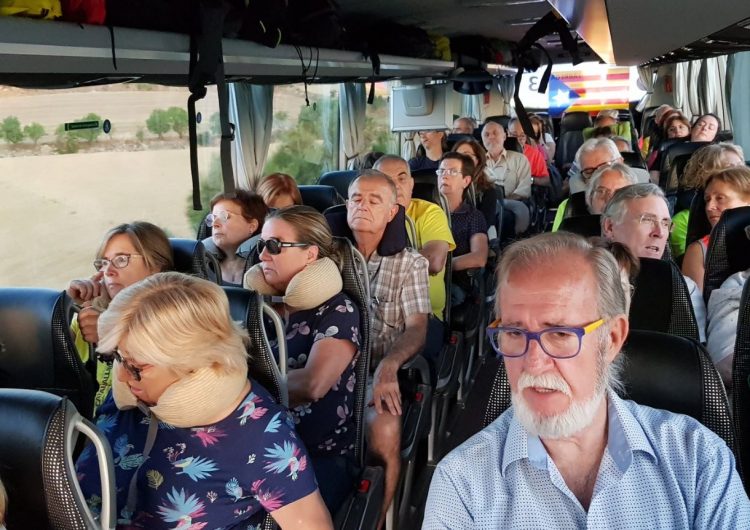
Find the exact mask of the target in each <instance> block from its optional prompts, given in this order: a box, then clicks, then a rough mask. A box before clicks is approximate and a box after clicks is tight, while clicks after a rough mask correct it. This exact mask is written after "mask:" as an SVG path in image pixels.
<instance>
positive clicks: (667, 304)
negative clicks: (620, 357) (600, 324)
mask: <svg viewBox="0 0 750 530" xmlns="http://www.w3.org/2000/svg"><path fill="white" fill-rule="evenodd" d="M640 266H641V269H640V271H639V273H638V277H637V278H636V279H635V291H633V298H632V301H631V304H630V318H629V320H630V328H631V329H646V330H651V331H661V332H663V333H667V332H668V331H669V323H670V321H671V319H672V266H671V264H669V263H667V262H666V261H662V260H658V259H649V258H641V259H640Z"/></svg>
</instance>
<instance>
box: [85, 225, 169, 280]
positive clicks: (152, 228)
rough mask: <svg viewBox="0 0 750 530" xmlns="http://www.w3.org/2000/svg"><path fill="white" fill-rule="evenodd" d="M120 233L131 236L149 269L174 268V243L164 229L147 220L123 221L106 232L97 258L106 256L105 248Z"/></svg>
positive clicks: (165, 269)
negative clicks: (172, 243) (171, 243)
mask: <svg viewBox="0 0 750 530" xmlns="http://www.w3.org/2000/svg"><path fill="white" fill-rule="evenodd" d="M120 234H125V235H127V236H128V238H130V242H131V243H133V246H134V247H135V249H136V250H137V251H138V254H140V255H141V256H143V261H144V263H145V264H146V267H148V269H149V270H152V271H156V272H163V271H168V270H171V269H174V258H173V256H172V245H170V244H169V238H167V234H165V233H164V230H162V229H161V228H159V227H158V226H156V225H155V224H152V223H149V222H147V221H134V222H132V223H123V224H121V225H117V226H116V227H114V228H112V229H111V230H109V231H108V232H107V233H106V234H104V238H103V239H102V242H101V244H100V245H99V249H98V250H97V251H96V257H97V259H99V258H102V257H104V249H105V248H106V247H107V244H108V243H109V241H110V240H111V239H112V238H113V237H115V236H117V235H120Z"/></svg>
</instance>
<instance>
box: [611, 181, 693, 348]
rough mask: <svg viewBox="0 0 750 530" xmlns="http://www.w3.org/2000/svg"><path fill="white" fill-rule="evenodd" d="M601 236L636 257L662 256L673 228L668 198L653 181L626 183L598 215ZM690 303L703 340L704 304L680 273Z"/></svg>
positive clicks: (658, 257)
mask: <svg viewBox="0 0 750 530" xmlns="http://www.w3.org/2000/svg"><path fill="white" fill-rule="evenodd" d="M601 223H602V236H604V237H606V238H607V239H609V240H610V241H617V242H618V243H622V244H623V245H625V246H626V247H628V250H630V252H632V253H633V255H634V256H636V257H638V258H652V259H662V257H663V256H664V249H665V248H666V246H667V241H668V239H669V233H670V232H671V231H672V226H673V224H672V218H671V216H670V215H669V207H668V206H667V198H666V197H665V195H664V192H663V191H662V189H661V188H660V187H659V186H657V185H656V184H651V183H650V182H649V183H645V184H635V185H632V186H625V187H624V188H621V189H619V190H617V191H616V192H615V194H614V195H613V196H612V198H611V199H610V200H609V202H608V203H607V206H606V207H605V208H604V211H603V212H602V217H601ZM683 278H684V279H685V283H686V284H687V288H688V291H689V293H690V301H691V302H692V304H693V312H694V313H695V320H696V322H697V323H698V333H699V335H700V340H701V342H705V340H706V338H705V330H706V305H705V304H704V302H703V295H702V294H701V292H700V289H698V286H697V285H696V284H695V282H694V281H693V280H692V279H690V278H688V277H687V276H683Z"/></svg>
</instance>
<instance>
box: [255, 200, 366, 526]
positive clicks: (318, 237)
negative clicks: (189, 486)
mask: <svg viewBox="0 0 750 530" xmlns="http://www.w3.org/2000/svg"><path fill="white" fill-rule="evenodd" d="M258 251H259V256H260V263H259V264H258V265H256V266H254V267H253V268H251V269H250V270H249V271H248V272H247V274H246V275H245V287H246V288H248V289H252V290H254V291H258V292H259V293H261V294H264V295H273V296H281V303H280V304H279V305H277V310H278V311H279V313H280V314H281V315H282V317H283V318H284V320H285V321H286V344H287V351H288V355H289V368H290V370H289V374H288V381H287V384H288V388H289V407H290V409H291V412H292V414H293V416H294V421H295V423H296V424H297V431H298V432H299V435H300V437H301V438H302V441H304V442H305V445H306V446H307V449H308V452H309V454H310V456H311V458H312V462H313V468H314V469H315V474H316V476H317V478H318V484H319V486H320V491H321V494H322V496H323V500H324V501H325V503H326V506H327V507H328V508H329V510H331V512H332V513H335V511H336V510H337V509H338V507H339V506H340V504H341V503H342V501H343V500H344V499H345V497H346V496H347V495H348V494H349V493H350V492H351V490H352V487H353V484H354V479H355V477H356V469H355V460H354V442H355V425H354V418H353V417H352V413H353V411H354V387H355V383H356V380H355V373H354V364H355V362H356V359H357V353H358V350H359V341H360V333H359V326H360V321H359V309H358V307H357V305H356V304H355V303H354V302H353V301H352V300H351V299H350V298H349V297H348V296H347V295H346V294H345V293H343V292H342V288H343V281H342V278H341V272H340V257H339V252H338V250H337V247H336V243H335V241H334V240H333V236H332V235H331V231H330V228H329V227H328V224H327V223H326V220H325V217H323V215H322V214H320V213H318V212H317V211H315V210H314V209H312V208H310V207H308V206H290V207H288V208H282V209H280V210H276V211H274V212H271V213H270V214H269V216H268V217H267V218H266V222H265V224H264V225H263V231H262V233H261V238H260V240H259V241H258ZM363 383H364V382H363Z"/></svg>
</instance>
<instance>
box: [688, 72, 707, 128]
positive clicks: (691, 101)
mask: <svg viewBox="0 0 750 530" xmlns="http://www.w3.org/2000/svg"><path fill="white" fill-rule="evenodd" d="M702 66H703V61H702V60H697V61H690V63H689V65H688V79H687V104H688V108H689V109H690V114H691V116H700V115H701V114H702V113H701V100H700V96H699V95H698V84H699V79H700V74H701V67H702Z"/></svg>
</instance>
